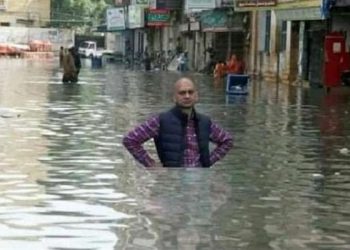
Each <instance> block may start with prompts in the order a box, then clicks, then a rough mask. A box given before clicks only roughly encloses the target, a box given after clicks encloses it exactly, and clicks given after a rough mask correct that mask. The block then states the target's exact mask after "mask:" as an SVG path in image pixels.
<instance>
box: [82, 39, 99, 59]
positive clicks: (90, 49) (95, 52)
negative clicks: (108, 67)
mask: <svg viewBox="0 0 350 250" xmlns="http://www.w3.org/2000/svg"><path fill="white" fill-rule="evenodd" d="M103 52H104V49H103V48H98V47H97V43H96V42H95V41H84V42H82V43H81V44H80V45H79V48H78V53H79V55H80V56H81V57H90V58H91V57H96V56H102V54H103Z"/></svg>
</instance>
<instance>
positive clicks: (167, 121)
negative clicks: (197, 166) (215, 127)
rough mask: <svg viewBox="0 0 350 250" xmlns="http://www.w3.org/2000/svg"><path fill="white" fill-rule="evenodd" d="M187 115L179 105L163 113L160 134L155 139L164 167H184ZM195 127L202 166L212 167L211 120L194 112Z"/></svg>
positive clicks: (160, 118)
mask: <svg viewBox="0 0 350 250" xmlns="http://www.w3.org/2000/svg"><path fill="white" fill-rule="evenodd" d="M187 119H188V118H187V115H186V114H183V113H182V112H181V110H180V108H178V107H174V108H172V109H171V110H169V111H167V112H165V113H161V114H160V116H159V120H160V128H159V135H158V137H157V138H156V139H155V143H156V148H157V152H158V156H159V158H160V161H161V162H162V164H163V166H164V167H182V166H183V158H184V151H185V147H186V126H187ZM193 119H194V121H195V129H196V135H197V140H198V146H199V153H200V163H201V166H202V167H210V157H209V156H210V154H209V136H210V126H211V120H210V118H209V117H207V116H205V115H202V114H199V113H196V112H194V114H193Z"/></svg>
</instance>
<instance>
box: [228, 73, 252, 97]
mask: <svg viewBox="0 0 350 250" xmlns="http://www.w3.org/2000/svg"><path fill="white" fill-rule="evenodd" d="M248 83H249V75H236V74H228V75H227V79H226V94H229V95H247V94H248Z"/></svg>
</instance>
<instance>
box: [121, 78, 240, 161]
mask: <svg viewBox="0 0 350 250" xmlns="http://www.w3.org/2000/svg"><path fill="white" fill-rule="evenodd" d="M173 101H174V103H175V105H174V107H172V108H171V109H170V110H168V111H165V112H163V113H160V114H157V115H155V116H153V117H151V118H150V119H148V120H146V121H145V122H143V123H141V124H140V125H138V126H137V127H135V128H134V129H132V130H131V131H129V132H128V133H127V134H126V135H125V136H124V138H123V145H124V146H125V147H126V149H127V150H128V151H129V152H130V153H131V155H133V157H134V158H135V159H136V160H137V161H138V162H140V163H141V164H142V165H143V166H145V167H155V166H158V165H159V164H157V163H156V161H155V160H154V159H152V158H151V156H150V155H149V153H148V152H147V151H146V150H145V149H144V147H143V143H144V142H146V141H148V140H150V139H154V142H155V145H156V149H157V153H158V157H159V160H160V164H161V166H163V167H210V166H212V165H213V164H214V163H215V162H217V161H218V160H220V159H221V158H223V157H224V156H225V155H226V154H227V153H228V151H229V150H230V149H231V148H232V146H233V139H232V136H231V135H230V134H229V133H228V132H227V131H225V130H224V129H223V128H221V127H220V126H219V125H218V124H217V123H215V122H214V121H212V120H211V119H210V118H209V117H208V116H206V115H203V114H201V113H198V112H197V111H196V109H195V103H196V102H197V101H198V91H197V89H196V86H195V84H194V82H193V81H192V80H191V79H189V78H186V77H183V78H180V79H179V80H177V81H176V82H175V84H174V93H173ZM210 142H212V143H214V144H216V148H215V149H214V150H213V151H211V152H210V150H209V144H210Z"/></svg>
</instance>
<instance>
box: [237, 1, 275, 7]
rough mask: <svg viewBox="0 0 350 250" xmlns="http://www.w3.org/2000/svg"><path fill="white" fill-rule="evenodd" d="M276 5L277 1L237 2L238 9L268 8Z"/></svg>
mask: <svg viewBox="0 0 350 250" xmlns="http://www.w3.org/2000/svg"><path fill="white" fill-rule="evenodd" d="M276 5H277V0H236V6H237V7H268V6H276Z"/></svg>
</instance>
